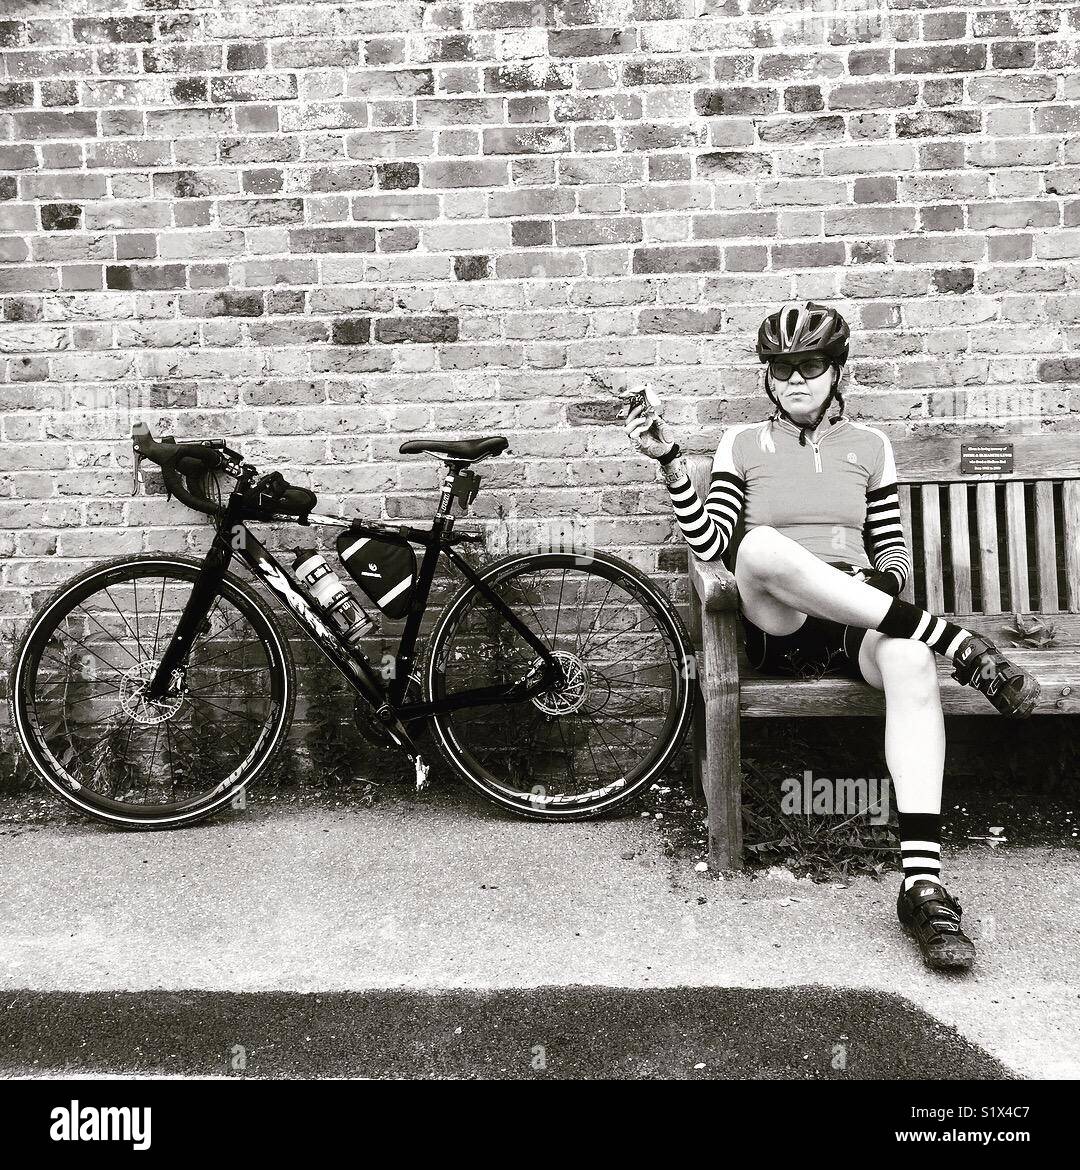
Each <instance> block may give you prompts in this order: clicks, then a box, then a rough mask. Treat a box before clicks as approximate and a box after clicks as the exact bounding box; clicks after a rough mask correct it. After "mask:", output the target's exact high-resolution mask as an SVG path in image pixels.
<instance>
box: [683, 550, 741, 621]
mask: <svg viewBox="0 0 1080 1170" xmlns="http://www.w3.org/2000/svg"><path fill="white" fill-rule="evenodd" d="M690 586H691V588H692V589H693V590H694V592H695V593H697V595H698V599H699V600H700V601H701V608H702V610H703V612H705V613H719V612H722V611H724V610H734V609H736V608H737V607H738V603H739V590H738V587H737V586H736V584H735V574H734V573H732V572H731V571H730V570H729V569H728V567H727V566H726V565H725V564H724V562H723V561H701V560H698V558H697V557H696V556H694V554H693V553H691V554H690Z"/></svg>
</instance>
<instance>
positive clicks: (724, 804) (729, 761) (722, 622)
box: [695, 612, 743, 870]
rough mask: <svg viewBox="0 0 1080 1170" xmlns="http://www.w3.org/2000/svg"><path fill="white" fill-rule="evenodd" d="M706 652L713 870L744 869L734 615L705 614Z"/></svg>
mask: <svg viewBox="0 0 1080 1170" xmlns="http://www.w3.org/2000/svg"><path fill="white" fill-rule="evenodd" d="M702 617H703V623H702V634H703V643H704V650H705V677H704V678H703V679H701V680H700V681H701V684H702V693H703V695H704V699H705V702H704V711H705V717H704V724H705V728H704V732H705V734H704V736H703V737H702V740H699V741H698V743H697V744H695V749H698V748H699V745H700V744H701V743H702V742H703V743H704V749H705V750H704V760H703V762H702V777H701V779H702V786H703V787H704V789H705V799H706V801H707V802H708V805H709V868H710V869H713V870H721V869H742V867H743V856H742V848H743V841H742V751H741V747H740V737H739V665H738V652H737V649H736V646H737V643H736V632H735V615H734V613H732V612H723V613H715V614H710V613H706V614H703V615H702Z"/></svg>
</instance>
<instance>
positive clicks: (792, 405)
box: [765, 366, 836, 422]
mask: <svg viewBox="0 0 1080 1170" xmlns="http://www.w3.org/2000/svg"><path fill="white" fill-rule="evenodd" d="M765 376H766V377H767V378H768V379H769V385H770V386H771V387H772V392H773V393H774V394H775V395H776V397H777V398H778V399H779V400H780V405H781V406H782V407H783V408H784V410H785V411H787V413H788V414H789V415H790V416H791V417H792V418H793V419H795V420H796V421H797V422H809V421H810V420H811V419H814V418H817V415H818V412H819V411H820V410H821V407H822V405H823V404H824V402H825V400H826V399H827V398H828V397H829V391H830V390H831V389H832V384H833V379H834V378H835V376H836V368H835V367H834V366H829V368H828V369H827V370H826V371H825V372H824V373H822V374H818V376H817V377H816V378H804V377H803V376H802V374H801V373H800V372H799V371H798V370H792V372H791V377H790V378H789V379H788V380H787V381H786V382H781V381H780V379H779V378H774V377H773V376H772V373H771V372H770V373H767V374H766V375H765Z"/></svg>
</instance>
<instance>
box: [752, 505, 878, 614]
mask: <svg viewBox="0 0 1080 1170" xmlns="http://www.w3.org/2000/svg"><path fill="white" fill-rule="evenodd" d="M837 559H839V558H837ZM735 578H736V581H737V582H738V586H739V596H740V598H741V599H742V603H743V612H744V613H745V614H746V616H747V617H748V618H749V619H750V620H751V621H752V622H753V623H754V624H755V625H756V626H758V628H759V629H762V630H764V631H765V632H766V633H767V634H790V633H793V632H794V631H795V630H797V629H798V628H799V626H801V625H802V623H803V618H804V616H805V615H806V614H812V615H813V616H814V617H819V618H827V619H829V620H831V621H834V622H840V624H841V625H845V626H860V627H861V628H862V629H864V630H873V629H875V628H876V627H877V626H878V625H880V624H881V621H882V619H883V618H884V617H885V614H886V613H888V611H889V606H890V605H892V600H893V599H892V597H890V596H889V594H887V593H883V592H882V591H881V590H880V589H875V588H874V587H873V586H872V585H867V584H866V583H865V582H864V581H856V580H855V579H854V577H850V576H848V574H847V573H843V572H841V571H840V570H839V569H834V568H833V567H832V565H828V564H826V563H825V562H824V561H823V560H821V559H820V558H819V557H816V556H814V554H813V553H812V552H807V550H806V549H805V548H803V547H802V545H801V544H798V543H797V542H796V541H794V540H791V539H790V538H789V537H787V536H784V535H783V534H782V533H780V532H777V531H776V529H775V528H770V527H768V526H766V525H762V526H761V527H758V528H754V529H752V530H751V531H750V532H748V533H747V534H746V536H745V538H744V539H743V542H742V544H741V545H740V546H739V555H738V558H737V560H736V566H735Z"/></svg>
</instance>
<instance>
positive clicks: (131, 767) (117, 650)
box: [10, 556, 296, 828]
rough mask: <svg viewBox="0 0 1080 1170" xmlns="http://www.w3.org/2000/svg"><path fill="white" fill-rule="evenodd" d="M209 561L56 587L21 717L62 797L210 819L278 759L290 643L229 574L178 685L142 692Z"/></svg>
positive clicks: (17, 704) (35, 640)
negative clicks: (161, 692)
mask: <svg viewBox="0 0 1080 1170" xmlns="http://www.w3.org/2000/svg"><path fill="white" fill-rule="evenodd" d="M200 567H201V566H200V562H198V561H196V560H194V559H192V558H189V557H180V556H175V557H174V556H168V557H163V556H145V557H126V558H122V559H119V560H116V561H110V562H107V563H106V564H103V565H98V566H95V567H94V568H92V569H90V570H88V571H87V572H86V573H83V574H81V575H80V576H78V577H76V578H75V579H74V580H73V581H70V582H69V583H68V584H66V585H64V586H63V587H62V588H61V589H59V590H58V591H57V592H56V593H54V594H53V595H52V596H51V597H50V598H49V599H48V600H47V601H46V603H45V605H44V606H43V608H42V609H41V611H40V612H39V613H38V614H37V616H36V617H35V618H34V619H33V621H32V622H31V623H30V626H29V627H28V629H27V630H26V633H25V634H24V636H23V640H22V643H21V644H20V646H19V649H18V651H17V653H16V656H15V662H14V666H13V669H12V677H11V689H10V695H11V713H12V725H13V726H14V727H15V729H16V731H17V732H18V735H19V738H20V741H21V743H22V745H23V748H24V749H25V751H26V753H27V755H28V757H29V759H30V761H31V763H32V764H33V766H34V768H35V769H36V771H37V772H38V774H39V775H40V776H41V778H42V779H43V780H44V781H45V783H46V784H47V785H48V786H49V787H50V788H51V789H52V791H53V792H55V793H56V794H57V795H58V796H60V797H61V798H62V799H64V800H65V801H67V802H68V803H69V804H71V805H74V806H75V807H76V808H78V809H79V810H80V811H81V812H84V813H87V814H88V815H90V816H93V817H97V818H98V819H99V820H104V821H108V822H110V823H112V824H119V825H128V826H137V827H139V828H162V827H169V826H176V825H182V824H189V823H191V822H192V821H196V820H200V819H201V818H202V817H205V816H208V815H209V814H210V813H212V812H214V811H215V810H217V809H219V808H221V807H222V806H223V805H225V804H227V803H228V802H229V801H231V800H232V799H233V798H234V797H235V796H236V794H237V793H238V792H239V790H240V789H241V788H243V787H244V785H246V784H248V783H249V782H250V781H251V780H253V779H254V778H255V777H256V776H258V775H259V774H260V773H261V772H263V771H264V769H265V768H266V767H267V766H268V765H269V764H270V762H271V760H272V759H273V758H274V756H275V754H276V753H277V751H278V750H279V749H280V747H281V745H282V743H283V741H284V738H285V735H286V733H287V731H288V728H289V723H290V721H291V718H292V710H293V704H294V698H295V690H296V688H295V683H294V673H293V665H292V659H291V657H290V654H289V650H288V644H287V642H286V641H285V638H284V637H283V635H282V634H281V631H280V629H279V628H278V626H277V623H276V621H275V620H274V617H273V615H272V613H271V612H270V610H269V608H268V607H267V606H266V605H265V604H264V603H263V601H262V600H261V599H260V598H259V597H258V596H257V595H255V594H254V593H252V592H251V591H250V590H248V589H247V588H245V587H244V585H243V584H242V583H241V582H240V581H238V580H237V579H236V578H234V577H231V576H226V577H225V579H224V580H223V581H222V584H221V587H220V590H219V592H218V594H217V596H216V597H215V598H214V600H213V601H212V603H211V605H210V609H209V612H208V613H207V617H206V618H205V620H204V621H203V623H202V626H201V628H200V630H199V632H198V634H197V635H196V637H195V639H194V641H193V643H192V645H191V648H190V651H189V653H188V656H187V661H186V665H185V667H184V669H183V671H182V672H181V675H182V677H180V678H178V679H176V685H175V686H174V688H173V689H172V690H171V692H170V694H169V695H167V696H166V697H165V698H164V699H162V700H160V701H157V702H150V701H149V700H148V699H147V698H146V696H145V690H146V687H147V685H148V684H149V682H150V680H151V679H152V678H153V676H154V672H155V670H156V667H157V664H158V662H159V661H160V656H161V654H163V653H164V650H165V648H166V646H167V645H168V643H169V640H170V639H171V637H172V635H173V632H174V630H175V629H176V624H177V621H178V620H179V617H180V614H181V612H182V610H183V608H184V605H185V603H186V602H187V599H188V597H189V595H190V593H191V589H192V586H193V584H194V582H195V578H196V577H197V576H198V573H199V570H200Z"/></svg>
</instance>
